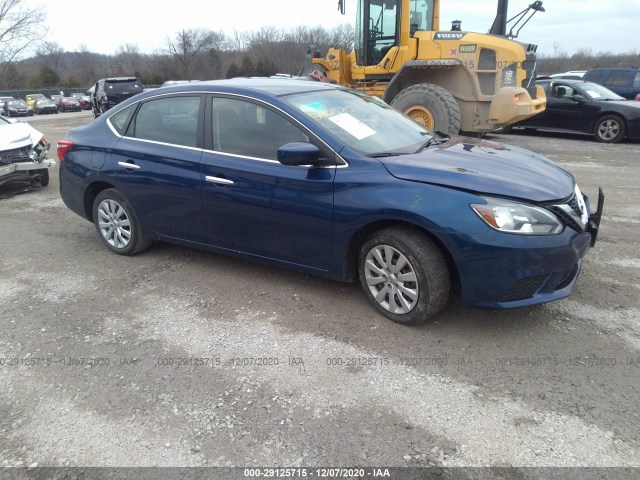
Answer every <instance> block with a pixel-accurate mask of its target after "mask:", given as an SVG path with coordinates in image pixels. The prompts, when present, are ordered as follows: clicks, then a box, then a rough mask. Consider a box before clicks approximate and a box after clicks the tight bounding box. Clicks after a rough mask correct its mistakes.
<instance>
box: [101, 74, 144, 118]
mask: <svg viewBox="0 0 640 480" xmlns="http://www.w3.org/2000/svg"><path fill="white" fill-rule="evenodd" d="M143 89H144V87H143V86H142V82H140V80H138V79H137V78H136V77H115V78H103V79H101V80H98V81H97V82H96V83H95V85H94V86H93V87H92V93H91V108H92V110H93V116H94V117H95V118H97V117H99V116H100V115H102V114H103V113H104V112H106V111H107V110H109V109H110V108H111V107H114V106H115V105H117V104H119V103H120V102H123V101H124V100H126V99H128V98H130V97H133V96H134V95H137V94H138V93H142V91H143Z"/></svg>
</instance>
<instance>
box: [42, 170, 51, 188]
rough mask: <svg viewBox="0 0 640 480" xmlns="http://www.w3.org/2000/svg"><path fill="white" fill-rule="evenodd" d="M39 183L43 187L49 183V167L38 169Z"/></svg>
mask: <svg viewBox="0 0 640 480" xmlns="http://www.w3.org/2000/svg"><path fill="white" fill-rule="evenodd" d="M40 185H42V186H43V187H46V186H47V185H49V169H43V170H40Z"/></svg>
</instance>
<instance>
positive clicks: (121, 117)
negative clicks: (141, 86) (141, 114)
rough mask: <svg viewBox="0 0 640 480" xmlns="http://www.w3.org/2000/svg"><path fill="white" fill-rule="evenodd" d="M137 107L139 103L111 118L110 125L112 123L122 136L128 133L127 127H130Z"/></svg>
mask: <svg viewBox="0 0 640 480" xmlns="http://www.w3.org/2000/svg"><path fill="white" fill-rule="evenodd" d="M137 106H138V104H137V103H136V104H133V105H129V106H128V107H127V108H125V109H124V110H120V111H119V112H118V113H116V114H115V115H112V116H111V117H110V118H109V123H111V125H112V126H113V128H115V129H116V131H117V132H118V133H119V134H120V135H124V132H126V131H127V126H128V125H129V121H130V120H131V116H132V115H133V112H135V111H136V107H137Z"/></svg>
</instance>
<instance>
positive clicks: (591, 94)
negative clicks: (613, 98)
mask: <svg viewBox="0 0 640 480" xmlns="http://www.w3.org/2000/svg"><path fill="white" fill-rule="evenodd" d="M587 93H588V94H589V96H590V97H591V98H600V97H602V95H600V94H599V93H598V92H594V91H593V90H587Z"/></svg>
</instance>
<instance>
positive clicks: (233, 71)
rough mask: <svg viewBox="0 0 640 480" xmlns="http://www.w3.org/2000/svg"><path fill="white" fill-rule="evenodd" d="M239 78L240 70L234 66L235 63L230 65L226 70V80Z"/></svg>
mask: <svg viewBox="0 0 640 480" xmlns="http://www.w3.org/2000/svg"><path fill="white" fill-rule="evenodd" d="M239 76H240V69H239V68H238V65H236V64H235V63H232V64H231V65H229V68H228V69H227V78H235V77H239Z"/></svg>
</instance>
